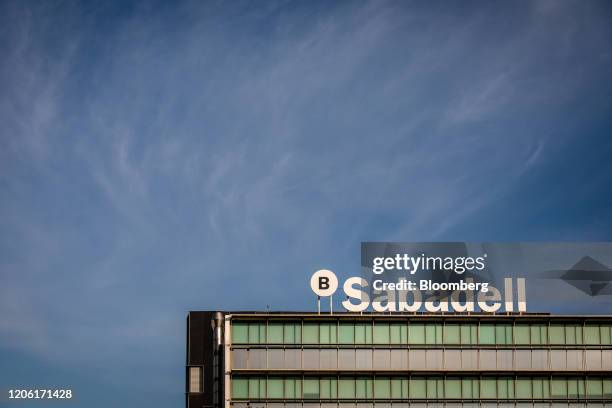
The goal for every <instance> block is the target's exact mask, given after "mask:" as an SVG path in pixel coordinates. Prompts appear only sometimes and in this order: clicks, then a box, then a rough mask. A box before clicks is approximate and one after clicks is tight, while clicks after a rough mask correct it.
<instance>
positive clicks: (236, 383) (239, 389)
mask: <svg viewBox="0 0 612 408" xmlns="http://www.w3.org/2000/svg"><path fill="white" fill-rule="evenodd" d="M248 397H249V380H247V379H246V378H234V379H232V398H234V399H244V398H248Z"/></svg>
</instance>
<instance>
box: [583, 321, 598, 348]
mask: <svg viewBox="0 0 612 408" xmlns="http://www.w3.org/2000/svg"><path fill="white" fill-rule="evenodd" d="M584 343H585V344H600V343H601V339H600V337H599V326H595V325H588V326H585V327H584Z"/></svg>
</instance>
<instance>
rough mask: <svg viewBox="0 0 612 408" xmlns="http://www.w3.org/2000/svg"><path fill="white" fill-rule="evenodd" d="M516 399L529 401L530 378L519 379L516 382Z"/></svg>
mask: <svg viewBox="0 0 612 408" xmlns="http://www.w3.org/2000/svg"><path fill="white" fill-rule="evenodd" d="M516 398H519V399H531V379H530V378H519V379H517V380H516Z"/></svg>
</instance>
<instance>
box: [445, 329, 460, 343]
mask: <svg viewBox="0 0 612 408" xmlns="http://www.w3.org/2000/svg"><path fill="white" fill-rule="evenodd" d="M459 327H460V326H459V325H458V324H447V325H445V326H444V344H460V334H459Z"/></svg>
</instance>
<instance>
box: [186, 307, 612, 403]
mask: <svg viewBox="0 0 612 408" xmlns="http://www.w3.org/2000/svg"><path fill="white" fill-rule="evenodd" d="M186 377H187V381H186V404H187V407H188V408H195V407H198V408H200V407H211V408H395V407H397V408H400V407H401V408H408V407H585V406H589V407H591V406H592V407H604V406H608V407H612V316H556V315H549V314H524V313H523V314H518V313H516V314H478V313H472V314H418V313H415V314H405V313H394V314H382V313H363V314H360V313H334V314H317V313H293V312H292V313H282V312H278V313H276V312H268V313H262V312H190V313H189V315H188V318H187V370H186Z"/></svg>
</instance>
